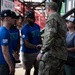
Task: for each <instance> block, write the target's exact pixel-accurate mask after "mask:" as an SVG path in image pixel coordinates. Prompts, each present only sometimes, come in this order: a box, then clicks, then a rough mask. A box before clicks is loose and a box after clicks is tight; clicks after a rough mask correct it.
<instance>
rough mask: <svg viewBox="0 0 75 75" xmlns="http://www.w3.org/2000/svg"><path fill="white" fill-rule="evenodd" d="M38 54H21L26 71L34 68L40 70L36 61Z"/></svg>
mask: <svg viewBox="0 0 75 75" xmlns="http://www.w3.org/2000/svg"><path fill="white" fill-rule="evenodd" d="M37 55H38V53H31V54H27V53H23V52H21V57H22V64H23V68H24V69H31V68H32V67H33V66H34V67H37V68H38V64H39V63H38V61H37V60H36V57H37Z"/></svg>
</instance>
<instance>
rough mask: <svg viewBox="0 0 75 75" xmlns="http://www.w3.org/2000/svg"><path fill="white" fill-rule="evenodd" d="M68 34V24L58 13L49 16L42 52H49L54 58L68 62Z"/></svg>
mask: <svg viewBox="0 0 75 75" xmlns="http://www.w3.org/2000/svg"><path fill="white" fill-rule="evenodd" d="M66 32H67V27H66V23H65V21H64V20H63V19H62V18H61V17H60V15H59V14H57V13H54V14H51V15H49V16H48V19H47V22H46V27H45V35H44V39H43V47H42V48H41V51H43V52H45V53H46V52H49V54H50V55H51V56H53V57H56V58H59V59H62V60H67V47H66Z"/></svg>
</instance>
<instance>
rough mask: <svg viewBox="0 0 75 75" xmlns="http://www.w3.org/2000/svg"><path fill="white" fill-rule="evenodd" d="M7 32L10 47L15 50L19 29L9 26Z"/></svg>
mask: <svg viewBox="0 0 75 75" xmlns="http://www.w3.org/2000/svg"><path fill="white" fill-rule="evenodd" d="M9 32H10V39H11V45H12V49H13V50H14V51H16V50H17V45H18V41H19V38H20V35H19V30H18V29H17V28H15V29H13V28H10V29H9Z"/></svg>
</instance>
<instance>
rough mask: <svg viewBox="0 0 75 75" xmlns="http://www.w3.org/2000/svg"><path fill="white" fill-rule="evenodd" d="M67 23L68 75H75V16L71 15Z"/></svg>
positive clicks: (66, 69) (66, 65)
mask: <svg viewBox="0 0 75 75" xmlns="http://www.w3.org/2000/svg"><path fill="white" fill-rule="evenodd" d="M66 24H67V28H68V31H67V34H66V43H67V51H68V59H67V62H66V64H65V72H66V75H75V18H74V17H70V18H69V19H68V21H67V22H66Z"/></svg>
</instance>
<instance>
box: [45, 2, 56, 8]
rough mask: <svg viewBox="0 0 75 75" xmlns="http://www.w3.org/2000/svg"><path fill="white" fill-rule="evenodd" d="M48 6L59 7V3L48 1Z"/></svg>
mask: <svg viewBox="0 0 75 75" xmlns="http://www.w3.org/2000/svg"><path fill="white" fill-rule="evenodd" d="M45 7H46V8H48V7H54V8H57V3H56V2H46V6H45Z"/></svg>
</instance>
